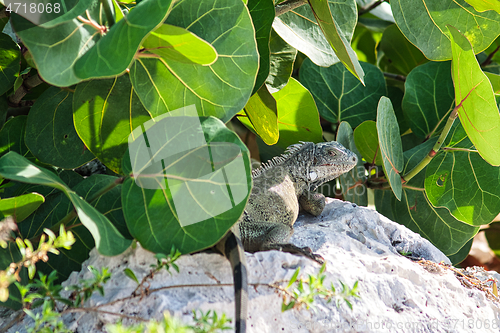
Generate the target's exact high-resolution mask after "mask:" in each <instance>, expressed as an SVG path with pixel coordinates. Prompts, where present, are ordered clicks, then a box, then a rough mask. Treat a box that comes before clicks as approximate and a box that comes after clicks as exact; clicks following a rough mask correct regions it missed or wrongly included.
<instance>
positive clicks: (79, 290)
mask: <svg viewBox="0 0 500 333" xmlns="http://www.w3.org/2000/svg"><path fill="white" fill-rule="evenodd" d="M88 269H89V271H91V272H92V274H93V275H94V276H93V277H92V278H90V279H87V280H82V281H80V284H79V285H71V286H69V287H67V288H66V289H67V290H73V293H72V294H71V297H70V298H72V299H74V302H73V306H74V307H79V306H83V304H84V303H85V301H86V300H88V299H89V298H90V296H92V294H93V293H94V291H98V292H99V293H100V294H101V295H102V296H104V284H105V283H106V282H107V281H108V280H109V279H110V278H111V273H109V272H108V268H107V267H103V268H102V270H101V271H100V272H99V271H98V270H97V269H95V268H94V267H92V266H89V267H88Z"/></svg>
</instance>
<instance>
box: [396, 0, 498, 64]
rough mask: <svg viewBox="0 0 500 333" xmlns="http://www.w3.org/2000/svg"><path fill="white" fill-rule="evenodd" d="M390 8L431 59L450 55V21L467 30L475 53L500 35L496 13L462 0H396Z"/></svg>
mask: <svg viewBox="0 0 500 333" xmlns="http://www.w3.org/2000/svg"><path fill="white" fill-rule="evenodd" d="M391 9H392V14H393V15H394V20H395V21H396V24H397V25H398V27H399V29H401V32H402V33H403V34H404V35H405V37H406V38H407V39H408V40H409V41H410V42H411V43H412V44H413V45H415V46H416V47H418V48H419V49H420V50H421V51H422V52H423V53H424V54H425V56H426V57H427V58H428V59H430V60H438V61H441V60H449V59H451V57H452V51H451V47H449V45H450V44H449V40H450V39H451V36H450V33H449V32H448V31H447V29H446V25H448V24H450V25H452V26H454V27H456V28H457V29H459V30H460V31H463V32H464V34H465V35H466V37H467V38H468V39H469V40H470V41H471V42H472V45H473V48H474V51H475V52H476V53H479V52H481V51H484V50H485V49H486V48H487V47H488V46H490V44H491V43H492V42H493V41H494V40H495V39H496V38H497V37H498V35H500V16H499V15H498V14H497V13H495V12H493V11H488V12H484V13H479V12H477V11H476V10H475V9H474V8H473V7H472V6H471V5H469V4H467V3H466V2H465V1H463V0H455V1H446V0H439V1H437V0H430V1H429V0H394V1H391Z"/></svg>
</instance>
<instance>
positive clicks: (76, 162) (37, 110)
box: [26, 87, 95, 169]
mask: <svg viewBox="0 0 500 333" xmlns="http://www.w3.org/2000/svg"><path fill="white" fill-rule="evenodd" d="M26 145H27V146H28V148H29V149H30V151H31V152H32V153H33V155H35V156H36V158H38V159H39V160H40V161H41V162H43V163H47V164H50V165H55V166H58V167H60V168H64V169H74V168H77V167H79V166H82V165H83V164H85V163H87V162H89V161H90V160H92V159H94V158H95V156H94V155H93V154H92V153H91V152H90V151H89V150H88V149H87V147H85V145H84V144H83V142H82V140H81V139H80V138H79V137H78V135H77V134H76V131H75V127H74V125H73V94H72V93H70V92H69V91H67V90H62V89H59V88H56V87H51V88H49V89H47V90H45V92H44V93H43V94H42V95H41V96H40V97H39V98H38V99H37V100H36V102H35V104H34V105H33V106H32V107H31V110H30V113H29V114H28V120H27V122H26Z"/></svg>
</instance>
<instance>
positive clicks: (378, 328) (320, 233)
mask: <svg viewBox="0 0 500 333" xmlns="http://www.w3.org/2000/svg"><path fill="white" fill-rule="evenodd" d="M292 242H293V243H294V244H296V245H298V246H310V247H311V248H312V249H313V250H314V251H315V252H317V253H319V254H321V255H322V256H323V257H324V258H325V259H326V260H327V261H328V264H327V271H326V273H327V278H326V280H325V285H326V286H329V285H330V282H333V284H334V285H335V286H336V287H339V286H340V284H339V280H340V281H342V282H344V283H345V284H347V285H348V286H350V287H352V286H353V284H354V282H355V281H359V294H360V296H361V298H360V299H353V300H352V304H353V310H350V309H349V308H348V307H347V306H346V305H345V304H343V305H342V306H341V307H340V308H337V307H336V306H335V305H334V304H333V303H329V304H327V303H326V302H324V301H322V300H320V299H318V300H316V301H315V304H316V307H317V311H316V312H313V311H310V310H305V309H302V310H295V309H294V310H290V311H287V312H284V313H282V312H281V303H282V296H281V295H280V294H279V293H277V292H276V290H275V289H274V288H271V287H269V286H268V285H269V284H275V283H279V282H282V281H283V280H285V281H287V280H289V279H290V277H291V276H292V274H293V273H294V271H295V269H296V268H297V267H301V272H302V275H303V276H304V277H306V276H307V275H306V274H314V275H315V274H317V272H318V270H319V268H320V266H319V265H318V264H316V263H315V262H313V261H312V260H309V259H307V258H303V257H300V256H297V255H292V254H289V253H281V252H277V251H268V252H258V253H255V254H248V255H247V264H248V274H249V281H250V283H251V284H252V285H251V286H250V287H249V318H248V325H249V327H248V331H249V332H255V333H257V332H258V333H261V332H314V333H320V332H356V333H360V332H432V333H435V332H498V331H499V327H500V310H499V307H498V306H497V304H495V303H494V302H492V301H490V300H488V299H487V298H486V297H485V294H484V293H483V292H481V291H478V290H475V289H467V288H465V287H463V286H462V285H461V283H460V282H459V281H458V280H457V279H456V277H455V276H454V275H453V273H451V272H450V271H449V270H444V269H443V270H442V272H439V273H431V272H429V271H427V270H425V269H424V268H423V267H422V266H421V265H419V264H417V263H415V262H413V261H411V260H409V259H407V258H405V257H403V256H401V255H399V254H398V250H403V251H405V252H412V253H413V255H414V256H422V257H425V258H427V259H431V260H433V261H436V262H439V261H445V262H449V261H448V259H447V258H446V256H444V254H442V253H441V252H440V251H439V250H437V249H436V248H435V247H434V246H433V245H432V244H430V243H429V242H428V241H427V240H424V239H423V238H421V237H420V236H419V235H417V234H414V233H413V232H411V231H409V230H408V229H406V228H405V227H404V226H401V225H399V224H397V223H394V222H392V221H390V220H388V219H387V218H385V217H383V216H381V215H379V214H378V213H377V212H375V211H372V210H370V209H367V208H363V207H355V205H353V204H351V203H347V202H343V201H340V200H335V199H329V201H328V204H327V205H326V208H325V211H324V212H323V214H322V215H321V216H319V217H316V218H314V217H311V216H306V215H301V216H300V217H299V220H298V222H297V223H296V228H295V235H294V236H293V237H292ZM393 245H395V246H396V248H395V247H394V246H393ZM155 262H156V261H155V259H154V257H153V254H151V253H149V252H147V251H145V250H143V249H141V248H140V247H138V248H137V249H135V250H132V249H129V250H128V251H127V252H126V253H124V254H122V255H120V256H117V257H112V258H109V257H102V256H100V255H98V254H97V253H96V251H95V250H93V251H92V253H91V257H90V258H89V260H87V261H86V262H85V264H84V267H83V268H82V271H81V272H79V273H77V272H74V273H73V274H72V275H71V276H70V278H69V279H68V281H66V282H65V285H68V284H75V283H77V282H78V280H79V279H82V278H89V277H90V276H91V273H90V272H89V271H88V269H87V267H88V266H89V265H92V266H94V267H96V268H101V267H103V266H105V267H108V268H109V270H110V271H111V272H112V278H111V280H110V281H109V282H108V283H107V284H106V285H105V296H104V297H102V296H100V295H98V294H94V296H93V297H92V298H91V300H90V301H89V302H88V303H87V304H86V306H87V307H93V306H98V305H102V304H106V303H109V302H112V301H113V300H116V299H118V298H123V297H128V296H130V295H131V293H132V292H133V290H134V289H135V288H136V283H135V282H133V281H132V280H131V279H129V278H128V277H126V276H125V274H124V273H123V270H124V269H125V268H130V269H131V270H133V271H134V272H135V274H136V276H137V277H138V278H139V280H140V279H142V277H143V276H144V275H146V274H147V273H148V272H149V270H150V267H149V265H151V264H154V263H155ZM177 264H178V266H179V268H180V273H176V272H175V271H173V270H172V272H173V274H172V275H170V274H169V273H167V272H166V271H162V272H160V273H158V274H156V275H155V277H154V279H153V280H152V281H150V283H149V291H150V294H148V295H143V296H142V297H140V296H139V297H134V298H132V299H129V300H127V301H125V302H118V303H114V304H112V305H110V306H106V307H101V308H100V310H105V311H109V312H115V313H120V314H126V315H129V316H139V317H141V318H157V319H160V318H161V317H162V313H163V312H164V311H170V313H171V314H174V316H177V317H178V318H180V319H181V320H183V321H184V322H192V314H191V312H192V310H196V309H202V310H203V311H204V312H206V311H207V310H215V311H217V312H218V313H219V314H220V313H223V312H225V313H226V314H227V315H228V317H231V318H232V317H233V316H234V303H233V299H234V295H233V287H232V275H231V270H230V265H229V263H228V262H227V260H226V259H224V258H223V257H222V256H221V255H218V254H215V253H198V254H194V255H187V256H182V257H181V258H180V259H179V260H178V261H177ZM494 275H495V276H496V277H497V278H498V274H496V273H495V274H494ZM180 285H183V286H184V287H172V286H180ZM200 285H201V286H200ZM157 288H164V289H161V290H157V291H154V289H157ZM64 319H65V322H66V324H67V325H68V326H69V328H70V329H72V330H74V331H78V332H104V328H103V327H104V325H105V324H107V323H113V322H116V321H117V320H118V317H117V316H112V315H108V314H102V313H97V312H88V313H73V314H68V315H65V316H64ZM25 321H26V322H25V323H22V325H19V326H16V327H13V328H11V330H9V332H15V331H16V330H19V331H21V332H22V331H23V330H24V327H23V326H24V325H26V324H29V320H25ZM123 322H124V323H133V321H132V320H129V319H125V320H124V321H123Z"/></svg>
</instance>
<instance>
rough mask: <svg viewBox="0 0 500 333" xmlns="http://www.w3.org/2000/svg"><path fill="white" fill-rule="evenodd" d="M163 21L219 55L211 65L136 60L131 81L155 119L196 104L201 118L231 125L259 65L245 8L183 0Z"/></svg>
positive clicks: (252, 29) (159, 60) (233, 3)
mask: <svg viewBox="0 0 500 333" xmlns="http://www.w3.org/2000/svg"><path fill="white" fill-rule="evenodd" d="M165 23H168V24H171V25H175V26H179V27H182V28H186V29H188V30H189V31H191V32H193V33H194V34H196V35H197V36H198V37H200V38H202V39H203V40H205V41H206V42H208V43H210V44H212V46H213V47H214V48H215V49H216V50H217V54H218V55H219V57H218V59H217V61H216V62H215V63H214V64H212V65H210V66H202V65H194V64H186V63H181V62H176V61H170V60H165V59H151V58H139V59H138V60H136V61H135V62H134V63H133V65H132V67H131V69H130V78H131V81H132V85H133V86H134V89H135V90H136V92H137V95H138V96H139V98H140V100H141V102H142V103H143V104H144V106H145V108H146V109H147V110H148V111H149V112H150V113H151V114H152V116H153V117H156V116H158V115H160V114H163V113H166V112H168V111H172V110H175V109H179V108H182V107H184V106H189V105H192V104H194V105H196V108H197V111H198V114H199V115H200V116H208V115H211V116H215V117H217V118H219V119H221V120H223V121H224V122H226V121H229V120H230V119H231V118H232V117H233V116H234V115H235V114H236V113H237V112H238V111H240V110H241V109H242V108H243V106H245V104H246V102H247V100H248V98H249V97H250V94H251V92H252V90H253V87H254V83H255V77H256V75H257V70H258V66H259V60H258V59H259V56H258V53H257V47H256V42H255V36H254V34H255V33H254V28H253V25H252V20H251V18H250V14H249V13H248V9H247V8H246V7H245V5H244V4H243V2H242V1H232V2H230V3H222V2H215V3H214V2H213V1H209V0H202V1H199V0H184V1H181V2H178V3H176V4H175V5H174V8H173V10H172V12H171V13H170V15H169V16H168V18H167V20H166V22H165ZM207 27H209V28H207Z"/></svg>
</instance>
